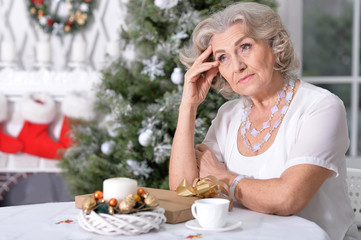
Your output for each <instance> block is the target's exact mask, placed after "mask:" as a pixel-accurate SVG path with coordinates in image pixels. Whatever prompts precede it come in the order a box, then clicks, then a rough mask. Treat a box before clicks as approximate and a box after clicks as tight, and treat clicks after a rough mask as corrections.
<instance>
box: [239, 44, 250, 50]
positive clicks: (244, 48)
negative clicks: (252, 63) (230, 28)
mask: <svg viewBox="0 0 361 240" xmlns="http://www.w3.org/2000/svg"><path fill="white" fill-rule="evenodd" d="M250 48H251V44H249V43H245V44H242V45H241V49H242V51H243V52H244V51H247V50H249V49H250Z"/></svg>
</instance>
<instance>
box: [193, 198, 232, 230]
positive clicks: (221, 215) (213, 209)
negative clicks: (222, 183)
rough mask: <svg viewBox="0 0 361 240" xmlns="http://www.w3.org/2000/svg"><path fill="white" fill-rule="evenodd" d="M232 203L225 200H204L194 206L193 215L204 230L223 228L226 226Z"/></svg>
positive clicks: (197, 201) (198, 201)
mask: <svg viewBox="0 0 361 240" xmlns="http://www.w3.org/2000/svg"><path fill="white" fill-rule="evenodd" d="M229 203H230V201H229V200H228V199H223V198H204V199H199V200H196V201H195V202H194V203H193V205H192V214H193V217H194V218H195V219H197V220H198V223H199V225H201V227H203V228H221V227H223V226H224V225H225V224H226V220H227V216H228V208H229Z"/></svg>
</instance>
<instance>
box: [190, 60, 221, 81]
mask: <svg viewBox="0 0 361 240" xmlns="http://www.w3.org/2000/svg"><path fill="white" fill-rule="evenodd" d="M218 65H219V63H218V62H205V63H202V64H201V65H198V66H193V67H192V68H191V69H189V70H188V71H187V73H186V76H185V77H187V78H189V81H192V82H195V81H197V80H198V78H199V77H200V75H201V74H202V73H206V74H207V73H208V72H209V71H210V70H212V69H216V71H217V72H218ZM217 72H216V74H217Z"/></svg>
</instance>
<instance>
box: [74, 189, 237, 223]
mask: <svg viewBox="0 0 361 240" xmlns="http://www.w3.org/2000/svg"><path fill="white" fill-rule="evenodd" d="M144 189H145V190H146V191H147V192H149V194H150V195H153V196H155V197H156V198H157V200H158V203H159V206H160V207H161V208H164V210H165V217H166V218H167V223H180V222H185V221H188V220H191V219H194V217H193V216H192V212H191V207H192V204H193V203H194V201H195V200H197V199H199V198H198V197H182V196H179V195H178V194H177V193H176V192H175V191H171V190H164V189H155V188H144ZM88 196H91V194H86V195H79V196H75V206H76V207H77V208H82V204H83V201H84V199H85V198H86V197H88ZM227 199H229V200H231V203H230V205H229V210H232V207H233V201H232V199H230V198H227Z"/></svg>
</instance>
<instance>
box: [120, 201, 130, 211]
mask: <svg viewBox="0 0 361 240" xmlns="http://www.w3.org/2000/svg"><path fill="white" fill-rule="evenodd" d="M132 208H133V206H132V204H131V203H130V202H128V201H125V200H123V201H121V202H120V204H119V210H120V211H121V212H125V213H127V212H130V211H131V210H132Z"/></svg>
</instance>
